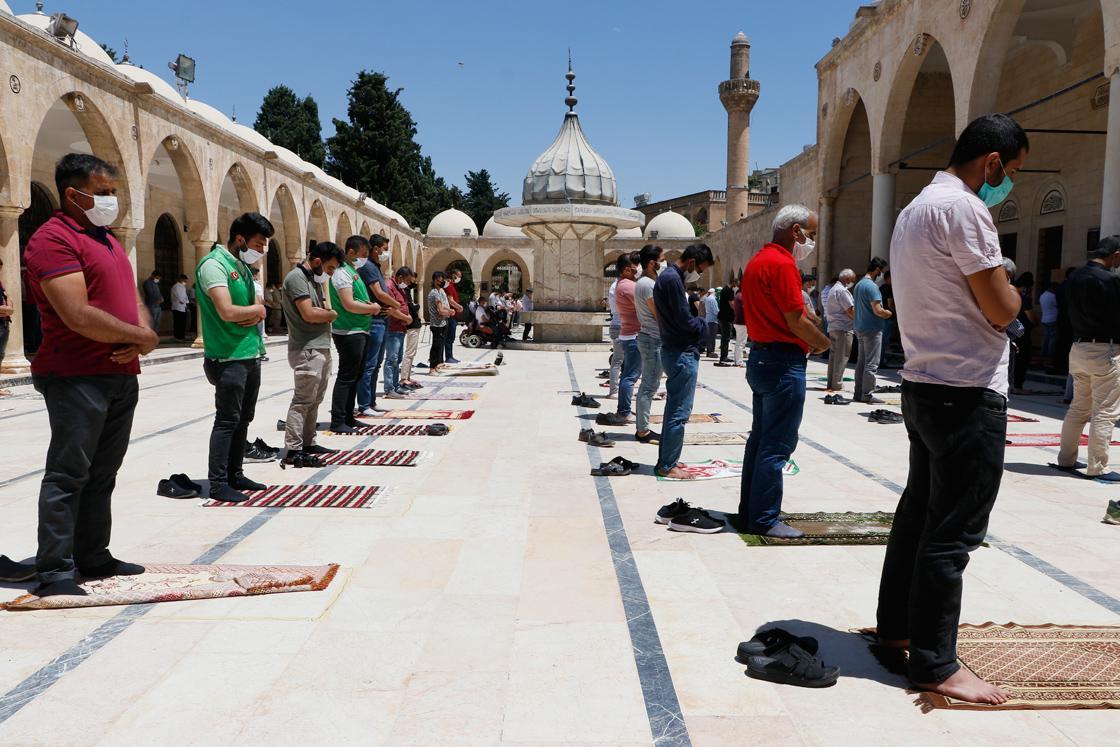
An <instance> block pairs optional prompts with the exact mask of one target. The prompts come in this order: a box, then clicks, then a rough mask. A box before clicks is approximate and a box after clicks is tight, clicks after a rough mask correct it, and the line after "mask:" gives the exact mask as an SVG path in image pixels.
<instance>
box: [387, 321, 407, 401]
mask: <svg viewBox="0 0 1120 747" xmlns="http://www.w3.org/2000/svg"><path fill="white" fill-rule="evenodd" d="M403 358H404V332H390V333H389V334H388V335H387V336H386V337H385V393H386V394H391V393H393V392H395V391H397V390H398V389H400V386H401V360H402V359H403Z"/></svg>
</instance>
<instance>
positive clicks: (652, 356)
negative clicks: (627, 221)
mask: <svg viewBox="0 0 1120 747" xmlns="http://www.w3.org/2000/svg"><path fill="white" fill-rule="evenodd" d="M638 265H639V268H640V270H641V273H642V275H641V277H639V278H638V283H637V285H636V286H635V287H634V310H635V311H636V312H637V314H638V322H639V323H640V324H641V330H640V331H639V332H638V352H639V353H641V355H642V383H641V386H640V387H638V401H637V403H636V405H635V408H634V418H635V424H634V427H635V437H636V438H637V439H638V440H639V441H641V442H642V443H650V442H651V441H653V442H656V441H657V439H658V438H659V436H658V434H657V433H654V432H653V431H651V430H650V429H649V411H650V409H651V408H652V407H653V397H654V395H656V394H657V388H658V387H659V386H661V373H662V370H661V330H660V328H659V327H658V326H657V312H656V311H654V306H653V285H654V281H656V280H657V272H658V269H659V268H660V266H661V247H658V246H647V247H645V248H644V249H642V251H641V252H639V254H638Z"/></svg>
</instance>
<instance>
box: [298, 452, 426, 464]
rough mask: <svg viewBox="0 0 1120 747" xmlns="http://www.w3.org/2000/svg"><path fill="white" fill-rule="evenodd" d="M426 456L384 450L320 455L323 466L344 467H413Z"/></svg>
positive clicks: (417, 453)
mask: <svg viewBox="0 0 1120 747" xmlns="http://www.w3.org/2000/svg"><path fill="white" fill-rule="evenodd" d="M426 456H427V454H425V453H424V452H422V451H412V450H403V449H402V450H398V451H387V450H385V449H355V450H353V451H337V452H335V453H334V454H321V455H320V456H319V459H321V460H322V462H323V464H329V465H334V466H344V467H415V466H416V465H417V464H419V463H420V461H421V460H422V459H424V458H425V457H426Z"/></svg>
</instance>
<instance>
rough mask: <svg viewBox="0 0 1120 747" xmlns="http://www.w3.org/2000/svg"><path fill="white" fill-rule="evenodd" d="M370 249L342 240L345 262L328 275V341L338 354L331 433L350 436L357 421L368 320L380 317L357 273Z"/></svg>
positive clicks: (356, 239) (362, 240)
mask: <svg viewBox="0 0 1120 747" xmlns="http://www.w3.org/2000/svg"><path fill="white" fill-rule="evenodd" d="M369 252H370V245H369V240H368V239H367V238H366V237H364V236H351V237H350V238H348V239H346V261H345V262H343V263H342V264H341V265H339V266H338V269H337V270H335V271H334V274H333V275H331V282H330V291H331V308H332V309H334V311H335V313H336V314H338V318H337V319H335V320H334V322H333V323H332V324H331V337H332V338H334V346H335V349H336V350H337V351H338V376H336V377H335V380H334V394H333V395H332V396H331V431H333V432H334V433H353V432H354V426H356V425H357V424H358V421H357V420H356V419H355V418H354V403H355V402H356V401H357V398H358V379H359V378H360V377H361V375H362V369H363V368H364V364H365V360H366V345H367V343H368V342H369V323H370V317H371V316H373V315H374V314H380V313H381V304H378V303H374V302H372V301H371V299H370V294H369V288H368V287H367V286H366V284H365V283H364V282H362V279H361V277H359V276H358V270H360V269H361V268H362V267H364V266H365V264H366V263H367V262H369Z"/></svg>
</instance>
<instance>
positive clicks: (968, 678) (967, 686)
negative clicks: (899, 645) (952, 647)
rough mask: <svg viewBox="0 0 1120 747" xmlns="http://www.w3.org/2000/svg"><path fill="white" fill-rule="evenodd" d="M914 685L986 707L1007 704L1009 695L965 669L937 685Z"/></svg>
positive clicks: (919, 683) (918, 683) (962, 668)
mask: <svg viewBox="0 0 1120 747" xmlns="http://www.w3.org/2000/svg"><path fill="white" fill-rule="evenodd" d="M914 685H915V686H916V687H918V688H919V689H921V690H928V691H929V692H931V693H938V694H940V695H945V696H948V697H950V698H956V699H957V700H963V701H966V702H968V703H983V704H986V705H1002V704H1004V703H1006V702H1007V699H1008V697H1009V696H1008V694H1007V693H1006V692H1004V691H1003V690H1001V689H999V688H998V687H996V686H995V685H993V684H991V683H990V682H986V681H984V680H982V679H980V678H979V677H977V676H976V675H975V674H973V673H972V672H970V671H968V670H967V669H965V668H964V667H961V668H960V669H958V670H957V671H956V672H955V673H953V674H952V675H950V677H949V678H948V679H946V680H942V681H941V682H937V683H935V684H922V683H921V682H915V683H914Z"/></svg>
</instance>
